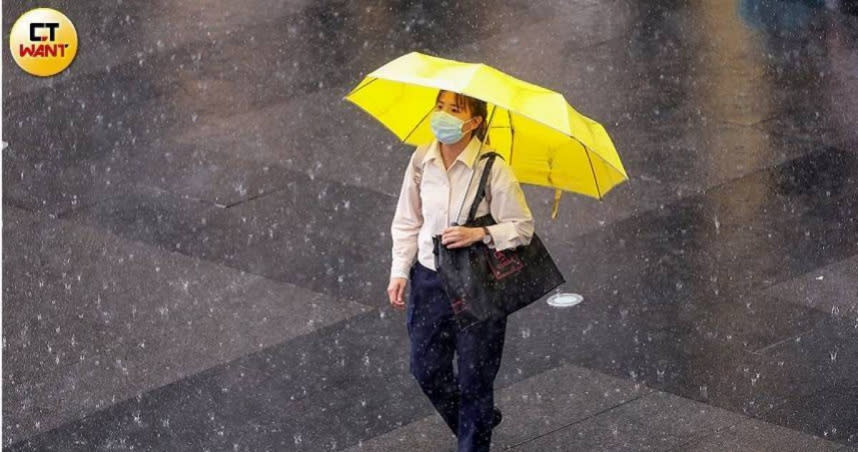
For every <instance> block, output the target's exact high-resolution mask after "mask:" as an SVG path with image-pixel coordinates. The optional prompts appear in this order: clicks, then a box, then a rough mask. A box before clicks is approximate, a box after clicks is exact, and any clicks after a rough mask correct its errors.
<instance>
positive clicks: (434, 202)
mask: <svg viewBox="0 0 858 452" xmlns="http://www.w3.org/2000/svg"><path fill="white" fill-rule="evenodd" d="M477 151H479V152H480V155H482V154H485V153H487V152H490V151H491V148H488V147H486V146H485V145H483V147H482V149H480V140H479V139H478V138H477V137H476V136H475V137H473V138H472V139H471V141H470V143H468V145H467V146H466V147H465V149H464V150H462V152H461V153H460V154H459V156H458V157H456V160H455V161H454V162H453V163H452V164H451V165H450V168H449V169H445V168H444V161H443V159H442V158H441V147H440V144H439V142H438V140H433V141H432V143H430V144H428V145H423V146H418V147H417V149H416V150H415V151H414V153H413V154H412V155H411V159H410V160H409V164H408V167H407V168H406V169H405V177H404V178H403V180H402V190H401V191H400V194H399V201H398V203H397V205H396V213H395V214H394V216H393V223H392V224H391V226H390V235H391V238H392V239H393V252H392V255H393V262H392V265H391V270H390V276H391V278H393V277H401V278H408V276H409V270H410V269H411V266H412V265H414V258H415V256H416V257H417V259H418V260H419V261H420V263H421V264H422V265H423V266H425V267H427V268H430V269H432V270H435V256H434V254H433V253H432V236H433V235H437V234H441V233H442V231H443V230H444V229H445V228H447V227H449V226H450V224H451V223H452V222H454V221H457V220H456V218H455V216H456V213H457V212H458V211H459V206H461V205H462V199H463V196H465V190H466V188H467V200H466V201H465V203H464V205H463V206H462V208H461V209H462V210H461V213H460V216H459V219H458V223H460V224H461V223H464V222H465V220H466V219H467V216H468V209H469V208H470V207H471V203H473V200H474V197H475V196H476V193H477V188H478V186H479V184H480V176H481V175H482V171H483V168H484V167H485V164H486V162H487V161H488V159H487V158H486V159H480V160H477V168H476V171H477V173H476V174H474V177H473V180H472V181H471V184H470V187H469V188H468V182H469V180H470V179H471V173H473V171H474V169H473V168H472V167H471V166H472V165H473V164H474V157H475V156H476V153H477ZM421 168H422V171H421ZM421 173H422V174H421ZM489 212H491V214H492V217H494V219H495V221H497V224H495V225H491V226H488V230H489V235H491V237H492V241H493V243H492V244H490V245H489V247H491V248H495V249H500V250H503V249H507V248H514V247H516V246H519V245H527V244H529V243H530V240H531V237H533V229H534V225H533V215H532V214H531V212H530V209H529V208H528V206H527V202H526V200H525V198H524V192H523V191H522V190H521V186H520V185H519V183H518V179H516V177H515V174H513V172H512V168H510V167H509V165H508V164H507V163H506V162H505V161H504V160H503V159H502V158H495V162H494V164H493V165H492V171H491V175H490V177H489V180H488V182H487V184H486V197H485V198H483V200H482V201H481V202H480V205H479V207H477V212H476V216H475V218H478V217H480V216H482V215H485V214H487V213H489Z"/></svg>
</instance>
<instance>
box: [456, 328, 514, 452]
mask: <svg viewBox="0 0 858 452" xmlns="http://www.w3.org/2000/svg"><path fill="white" fill-rule="evenodd" d="M505 335H506V317H503V318H501V319H497V320H485V321H482V322H479V323H476V324H474V325H472V326H471V327H469V328H467V329H466V330H464V331H460V332H458V334H457V340H456V350H457V353H458V355H459V361H458V370H459V375H458V383H459V393H460V406H459V431H458V435H457V436H458V437H459V452H477V451H488V450H489V444H490V443H491V438H492V417H493V414H494V413H493V411H492V408H493V407H494V380H495V376H496V375H497V373H498V369H499V368H500V363H501V357H502V356H503V345H504V336H505Z"/></svg>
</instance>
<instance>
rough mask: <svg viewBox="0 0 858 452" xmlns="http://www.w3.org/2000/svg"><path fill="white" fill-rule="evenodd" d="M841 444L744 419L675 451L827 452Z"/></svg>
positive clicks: (838, 448)
mask: <svg viewBox="0 0 858 452" xmlns="http://www.w3.org/2000/svg"><path fill="white" fill-rule="evenodd" d="M841 447H843V445H842V444H838V443H834V442H831V441H826V440H824V439H821V438H818V437H815V436H811V435H807V434H804V433H801V432H797V431H795V430H791V429H788V428H784V427H781V426H778V425H774V424H769V423H767V422H763V421H759V420H756V419H744V420H742V421H741V422H739V423H738V424H736V425H731V426H730V427H727V428H724V429H721V430H718V431H717V432H715V433H714V434H712V435H709V436H707V437H705V438H703V439H702V440H700V441H696V442H693V443H690V444H683V445H682V446H680V447H678V448H677V449H676V450H685V451H700V452H703V451H712V452H714V451H724V450H730V451H736V452H744V451H747V452H752V451H761V450H779V451H784V452H786V451H796V452H798V451H817V450H819V451H826V450H828V451H831V450H840V448H841Z"/></svg>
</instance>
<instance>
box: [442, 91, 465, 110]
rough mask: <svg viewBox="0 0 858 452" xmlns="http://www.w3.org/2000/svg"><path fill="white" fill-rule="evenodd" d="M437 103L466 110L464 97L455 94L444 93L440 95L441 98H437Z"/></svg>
mask: <svg viewBox="0 0 858 452" xmlns="http://www.w3.org/2000/svg"><path fill="white" fill-rule="evenodd" d="M438 101H439V102H443V103H445V104H451V105H458V106H459V107H462V108H468V104H467V102H465V99H464V96H461V95H456V93H454V92H451V91H444V92H442V93H441V97H439V98H438Z"/></svg>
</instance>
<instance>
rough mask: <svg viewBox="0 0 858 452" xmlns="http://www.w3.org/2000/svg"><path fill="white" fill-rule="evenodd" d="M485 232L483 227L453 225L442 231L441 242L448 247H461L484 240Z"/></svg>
mask: <svg viewBox="0 0 858 452" xmlns="http://www.w3.org/2000/svg"><path fill="white" fill-rule="evenodd" d="M485 234H486V233H485V232H484V231H483V228H469V227H465V226H451V227H449V228H447V229H444V231H443V232H442V233H441V243H442V244H443V245H446V246H447V248H460V247H463V246H468V245H470V244H472V243H474V242H478V241H480V240H482V239H483V236H485Z"/></svg>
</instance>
